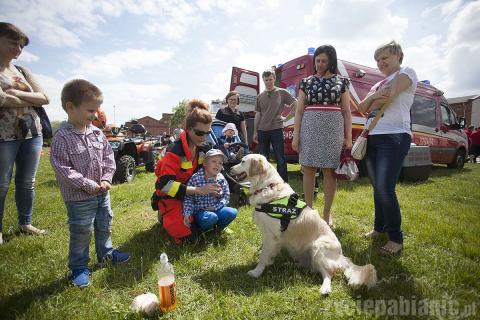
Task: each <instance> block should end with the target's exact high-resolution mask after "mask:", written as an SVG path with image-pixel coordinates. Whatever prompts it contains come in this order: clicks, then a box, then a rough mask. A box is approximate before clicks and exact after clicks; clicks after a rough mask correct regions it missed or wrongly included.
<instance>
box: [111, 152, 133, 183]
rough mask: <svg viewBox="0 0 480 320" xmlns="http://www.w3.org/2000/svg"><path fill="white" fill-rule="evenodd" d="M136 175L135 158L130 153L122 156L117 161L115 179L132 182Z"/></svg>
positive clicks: (121, 181)
mask: <svg viewBox="0 0 480 320" xmlns="http://www.w3.org/2000/svg"><path fill="white" fill-rule="evenodd" d="M134 177H135V159H133V158H132V157H131V156H129V155H124V156H122V157H121V158H120V159H119V160H118V162H117V170H116V171H115V174H114V175H113V179H114V180H115V181H116V182H119V183H124V182H127V183H130V182H132V181H133V178H134Z"/></svg>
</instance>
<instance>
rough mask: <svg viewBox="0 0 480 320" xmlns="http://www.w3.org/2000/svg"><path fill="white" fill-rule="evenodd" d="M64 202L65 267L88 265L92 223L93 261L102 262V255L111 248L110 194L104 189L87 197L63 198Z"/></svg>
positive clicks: (78, 267) (111, 249)
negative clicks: (66, 229) (67, 242)
mask: <svg viewBox="0 0 480 320" xmlns="http://www.w3.org/2000/svg"><path fill="white" fill-rule="evenodd" d="M65 205H66V207H67V214H68V224H69V229H70V245H69V252H68V267H69V268H70V269H71V270H74V269H81V268H87V267H88V261H89V245H90V238H91V236H92V225H93V227H94V235H95V251H96V253H97V261H98V262H102V260H103V258H104V257H105V256H106V255H107V254H109V253H111V252H112V251H113V247H112V238H111V231H112V217H113V212H112V209H111V208H110V194H109V193H108V192H107V193H103V194H100V195H98V196H94V197H92V198H90V199H87V200H82V201H67V202H65Z"/></svg>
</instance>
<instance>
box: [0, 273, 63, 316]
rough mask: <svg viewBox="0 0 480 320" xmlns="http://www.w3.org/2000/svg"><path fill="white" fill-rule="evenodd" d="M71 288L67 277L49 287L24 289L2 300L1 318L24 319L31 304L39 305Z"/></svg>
mask: <svg viewBox="0 0 480 320" xmlns="http://www.w3.org/2000/svg"><path fill="white" fill-rule="evenodd" d="M68 287H69V284H68V280H67V278H66V277H64V278H59V279H57V280H54V281H52V282H50V283H49V284H47V285H44V286H41V287H36V288H28V289H23V290H21V291H19V292H17V293H15V294H13V295H11V296H8V297H6V298H4V297H1V298H0V318H2V319H22V318H23V317H22V315H23V314H24V313H25V312H27V310H28V308H29V306H30V304H32V303H39V302H41V301H42V300H46V299H47V298H49V297H50V296H52V295H55V294H58V293H60V292H62V291H63V290H65V289H66V288H68Z"/></svg>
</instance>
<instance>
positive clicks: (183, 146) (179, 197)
mask: <svg viewBox="0 0 480 320" xmlns="http://www.w3.org/2000/svg"><path fill="white" fill-rule="evenodd" d="M186 108H187V110H186V114H187V115H186V118H185V123H184V131H183V132H182V133H180V137H179V138H178V139H177V140H175V142H174V143H172V144H171V145H170V146H168V148H167V152H166V153H165V156H164V157H163V158H162V159H161V160H160V161H158V163H157V167H156V169H155V175H156V176H157V181H156V183H155V193H154V195H153V196H152V206H153V207H158V213H159V222H160V221H162V223H163V228H164V229H165V230H166V231H167V233H168V234H169V235H170V236H171V237H172V238H173V239H174V241H175V242H176V243H177V244H181V243H182V241H183V239H184V238H185V237H188V236H190V235H192V231H193V235H195V233H196V230H195V229H194V228H195V227H196V226H195V223H192V224H191V226H188V225H187V224H188V223H185V222H184V218H183V208H182V202H183V201H184V199H185V196H186V195H195V194H200V195H211V196H219V195H220V192H219V190H221V188H220V187H221V186H220V185H219V184H217V183H207V184H205V185H203V186H201V187H193V186H187V182H188V180H189V179H190V177H191V176H192V175H193V173H194V172H195V171H196V170H197V168H198V167H199V166H200V165H201V164H202V163H203V160H204V158H205V153H206V152H207V151H208V150H207V149H209V148H210V146H208V145H207V144H206V142H207V136H208V134H209V132H210V129H211V124H212V115H211V114H210V106H209V105H208V104H207V103H205V102H203V101H201V100H196V99H194V100H190V101H189V102H188V103H187V106H186Z"/></svg>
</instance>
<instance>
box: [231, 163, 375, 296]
mask: <svg viewBox="0 0 480 320" xmlns="http://www.w3.org/2000/svg"><path fill="white" fill-rule="evenodd" d="M230 173H231V174H233V175H236V176H238V177H241V178H240V179H241V180H245V181H249V182H250V193H251V196H250V198H249V201H250V204H251V205H254V206H258V205H261V204H265V203H269V202H271V201H273V200H277V199H281V198H284V197H287V196H290V195H291V194H293V193H295V191H293V189H292V188H291V187H290V185H288V184H287V183H285V182H284V181H283V180H282V178H281V177H280V175H279V174H278V173H277V170H276V169H275V168H274V167H273V166H272V165H271V164H270V163H269V162H268V161H267V159H266V158H265V157H264V156H262V155H259V154H249V155H247V156H245V157H244V158H243V159H242V161H241V162H240V163H239V164H238V165H236V166H233V167H232V169H231V171H230ZM253 220H254V222H255V223H256V224H257V225H258V227H259V229H260V231H261V233H262V249H261V252H260V261H259V262H258V264H257V266H256V267H255V269H252V270H250V271H248V275H250V276H251V277H254V278H258V277H260V275H261V274H262V273H263V271H264V269H265V267H267V266H269V265H271V264H272V263H273V259H274V258H275V256H276V255H277V254H278V253H279V252H280V249H281V248H286V249H287V250H288V253H289V255H290V257H292V258H293V260H294V261H296V262H297V263H298V264H300V265H302V266H304V267H309V268H311V269H313V270H314V271H316V272H320V273H321V274H322V277H323V283H322V286H321V288H320V292H321V294H324V295H325V294H329V293H330V292H331V290H332V288H331V279H332V277H333V275H334V274H335V272H336V271H343V274H344V275H345V277H346V278H347V279H348V284H349V285H350V286H352V287H353V288H358V287H360V286H362V285H365V286H367V287H368V288H371V287H373V286H374V285H375V284H376V282H377V272H376V270H375V267H374V266H373V265H371V264H368V265H365V266H357V265H355V264H353V263H352V262H351V261H350V259H349V258H347V257H345V256H343V254H342V246H341V244H340V242H339V241H338V239H337V237H336V236H335V234H334V233H333V231H332V230H331V229H330V227H329V226H328V224H327V223H326V222H325V221H324V220H323V219H321V218H320V216H319V214H318V211H317V210H313V209H311V208H309V207H305V208H304V209H303V210H302V211H301V213H300V215H299V216H298V217H297V218H296V219H293V220H291V221H290V223H289V225H288V227H287V229H286V230H285V231H283V232H282V231H281V230H280V220H279V219H277V218H274V217H271V216H269V215H268V214H266V213H264V212H259V211H256V210H255V211H254V212H253Z"/></svg>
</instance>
